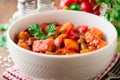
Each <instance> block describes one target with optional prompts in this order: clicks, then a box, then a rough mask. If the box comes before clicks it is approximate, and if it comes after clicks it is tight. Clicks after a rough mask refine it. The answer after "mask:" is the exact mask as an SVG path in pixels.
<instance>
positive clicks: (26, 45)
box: [17, 39, 30, 50]
mask: <svg viewBox="0 0 120 80" xmlns="http://www.w3.org/2000/svg"><path fill="white" fill-rule="evenodd" d="M17 45H18V46H20V47H22V48H24V49H27V50H30V47H29V45H28V44H27V43H26V42H25V41H24V40H22V39H19V40H18V43H17Z"/></svg>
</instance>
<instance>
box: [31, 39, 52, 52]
mask: <svg viewBox="0 0 120 80" xmlns="http://www.w3.org/2000/svg"><path fill="white" fill-rule="evenodd" d="M53 46H54V40H53V38H48V39H45V40H35V41H34V42H33V46H32V50H33V51H35V52H41V53H42V52H43V53H45V52H46V51H50V52H51V51H52V50H53V48H54V47H53Z"/></svg>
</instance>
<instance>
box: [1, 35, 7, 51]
mask: <svg viewBox="0 0 120 80" xmlns="http://www.w3.org/2000/svg"><path fill="white" fill-rule="evenodd" d="M6 42H7V38H6V35H0V46H1V47H3V48H5V49H6V48H7V47H6Z"/></svg>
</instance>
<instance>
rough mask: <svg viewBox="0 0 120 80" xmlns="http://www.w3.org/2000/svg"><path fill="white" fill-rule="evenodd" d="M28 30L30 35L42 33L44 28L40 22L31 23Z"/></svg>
mask: <svg viewBox="0 0 120 80" xmlns="http://www.w3.org/2000/svg"><path fill="white" fill-rule="evenodd" d="M28 30H29V32H30V35H32V36H34V35H37V34H39V33H42V28H41V26H40V25H39V24H32V25H30V26H29V28H28Z"/></svg>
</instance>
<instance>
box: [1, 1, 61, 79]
mask: <svg viewBox="0 0 120 80" xmlns="http://www.w3.org/2000/svg"><path fill="white" fill-rule="evenodd" d="M55 2H56V6H58V5H59V0H55ZM16 11H17V0H0V24H1V23H7V22H8V21H9V19H10V18H11V17H12V16H13V13H14V12H16ZM3 33H4V32H0V34H3ZM8 54H9V52H7V51H6V50H5V49H3V48H2V47H0V56H6V55H8ZM11 65H14V64H13V63H11ZM6 68H8V67H2V66H0V80H5V79H4V78H3V77H2V74H3V72H4V71H5V70H6Z"/></svg>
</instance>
